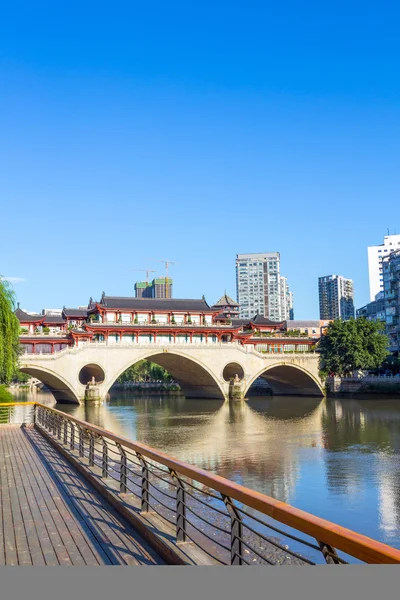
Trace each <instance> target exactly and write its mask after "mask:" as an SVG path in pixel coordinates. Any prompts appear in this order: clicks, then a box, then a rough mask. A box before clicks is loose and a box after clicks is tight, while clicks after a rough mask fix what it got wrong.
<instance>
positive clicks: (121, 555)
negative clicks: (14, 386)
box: [0, 425, 165, 565]
mask: <svg viewBox="0 0 400 600" xmlns="http://www.w3.org/2000/svg"><path fill="white" fill-rule="evenodd" d="M155 564H165V563H164V562H163V561H162V559H161V558H160V557H159V556H158V555H157V554H156V553H155V552H154V551H153V550H152V549H151V548H150V546H149V545H148V544H147V543H146V542H145V541H144V540H143V538H141V536H140V535H139V534H138V533H137V532H136V530H135V529H134V528H133V527H132V526H131V525H130V524H129V523H128V522H127V521H125V520H124V519H123V517H121V516H120V515H119V514H118V513H117V511H115V510H114V508H113V507H112V506H111V505H110V504H109V503H108V502H107V501H106V500H105V499H104V498H103V497H102V496H101V495H100V494H99V493H98V492H97V491H96V490H95V489H94V488H93V487H91V485H90V484H89V483H88V482H87V480H86V479H85V478H84V477H83V476H82V475H80V474H79V473H78V472H77V471H76V470H75V469H74V467H73V466H72V465H71V464H70V463H69V462H68V461H67V460H66V459H65V458H64V457H63V456H61V454H59V453H58V452H57V450H56V449H55V448H54V447H53V446H52V445H51V444H50V443H49V442H47V440H46V439H45V438H44V437H43V436H42V435H41V434H40V432H38V431H37V430H36V429H34V428H33V427H31V426H28V427H20V426H18V425H0V565H155Z"/></svg>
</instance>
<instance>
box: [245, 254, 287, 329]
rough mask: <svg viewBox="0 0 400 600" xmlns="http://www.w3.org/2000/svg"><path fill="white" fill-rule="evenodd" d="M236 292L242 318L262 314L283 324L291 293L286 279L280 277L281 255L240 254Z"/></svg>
mask: <svg viewBox="0 0 400 600" xmlns="http://www.w3.org/2000/svg"><path fill="white" fill-rule="evenodd" d="M282 279H283V280H284V282H282ZM282 287H284V292H282ZM236 293H237V301H238V303H239V305H240V309H239V312H240V317H241V318H243V319H251V318H253V317H254V316H255V315H257V314H259V315H261V316H263V317H265V318H267V319H270V320H271V321H284V320H285V318H286V315H287V306H288V303H290V300H288V296H287V294H288V293H290V292H289V291H288V288H287V282H286V278H281V274H280V254H279V252H262V253H252V254H237V255H236ZM291 302H293V298H292V299H291ZM292 308H293V307H292Z"/></svg>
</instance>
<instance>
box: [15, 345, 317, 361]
mask: <svg viewBox="0 0 400 600" xmlns="http://www.w3.org/2000/svg"><path fill="white" fill-rule="evenodd" d="M93 347H100V348H107V347H110V348H116V347H117V348H120V349H122V348H123V349H124V350H127V349H129V350H131V349H132V347H134V348H140V349H145V348H150V349H151V348H157V347H160V348H163V347H166V348H168V347H172V348H185V349H188V348H200V349H203V350H204V349H207V350H218V349H220V348H224V347H228V348H236V350H239V352H243V353H245V354H254V355H255V356H259V357H260V358H266V357H271V356H275V357H276V356H288V355H290V356H301V357H304V356H305V355H307V356H308V357H311V356H315V357H318V354H317V353H316V352H314V351H299V352H259V351H258V350H256V349H255V348H251V349H247V348H250V345H245V346H242V345H241V344H240V343H239V342H236V341H235V342H215V343H211V344H194V343H192V344H191V343H187V344H179V343H171V344H158V343H154V344H153V343H149V344H142V343H139V344H137V343H132V344H125V343H121V342H115V343H107V342H87V343H85V344H84V345H82V346H69V347H67V348H63V349H62V350H57V351H56V352H37V353H36V352H35V353H28V352H25V353H23V354H21V357H20V361H22V362H23V360H25V359H26V358H27V357H29V358H28V360H31V359H32V360H33V359H35V358H37V357H40V358H49V359H53V360H54V359H57V358H59V357H60V356H63V355H64V354H77V353H79V352H83V351H84V350H86V349H87V348H93Z"/></svg>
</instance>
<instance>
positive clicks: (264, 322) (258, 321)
mask: <svg viewBox="0 0 400 600" xmlns="http://www.w3.org/2000/svg"><path fill="white" fill-rule="evenodd" d="M251 322H252V323H254V325H271V326H274V327H282V325H284V324H285V321H271V320H270V319H266V318H265V317H262V316H261V315H256V316H255V317H253V319H251Z"/></svg>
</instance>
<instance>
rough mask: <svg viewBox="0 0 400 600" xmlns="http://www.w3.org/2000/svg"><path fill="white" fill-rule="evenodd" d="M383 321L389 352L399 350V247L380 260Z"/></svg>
mask: <svg viewBox="0 0 400 600" xmlns="http://www.w3.org/2000/svg"><path fill="white" fill-rule="evenodd" d="M382 271H383V284H384V291H383V292H384V300H385V323H386V333H387V335H388V338H389V349H390V351H391V352H397V353H398V352H399V350H400V249H399V250H396V251H394V252H391V253H390V254H388V255H386V256H385V257H384V258H383V260H382Z"/></svg>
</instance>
